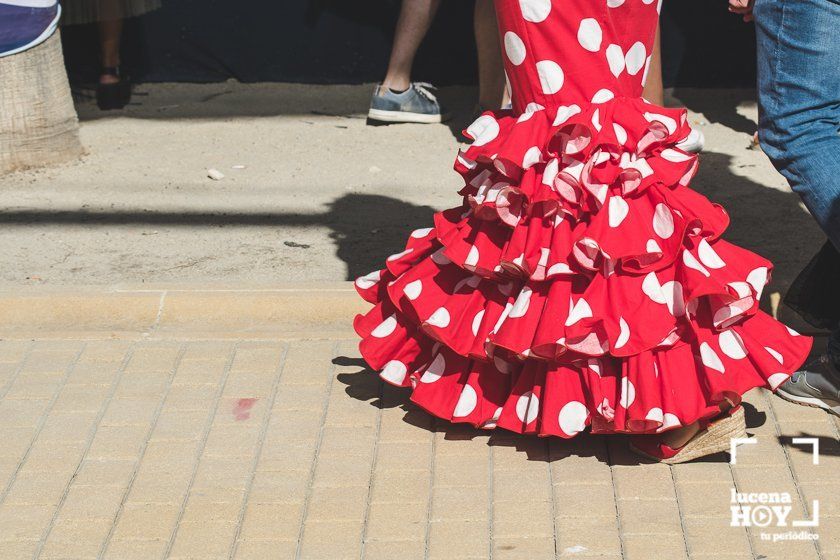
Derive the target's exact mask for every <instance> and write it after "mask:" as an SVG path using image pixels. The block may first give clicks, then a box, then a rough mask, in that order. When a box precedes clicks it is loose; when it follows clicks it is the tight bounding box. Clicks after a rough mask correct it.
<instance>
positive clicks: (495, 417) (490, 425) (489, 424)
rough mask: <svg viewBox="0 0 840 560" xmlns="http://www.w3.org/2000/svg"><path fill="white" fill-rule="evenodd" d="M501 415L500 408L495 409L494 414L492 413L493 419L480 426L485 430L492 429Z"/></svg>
mask: <svg viewBox="0 0 840 560" xmlns="http://www.w3.org/2000/svg"><path fill="white" fill-rule="evenodd" d="M501 415H502V407H501V406H500V407H499V408H497V409H496V412H494V413H493V417H492V418H490V419H489V420H487V421H485V422H484V424H482V425H481V427H482V428H485V429H493V428H495V427H496V425H497V424H498V422H499V417H501Z"/></svg>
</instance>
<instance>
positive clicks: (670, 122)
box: [644, 113, 677, 134]
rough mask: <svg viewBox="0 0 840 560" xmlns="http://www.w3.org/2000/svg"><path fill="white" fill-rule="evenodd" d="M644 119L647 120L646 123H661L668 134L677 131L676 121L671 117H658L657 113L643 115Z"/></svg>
mask: <svg viewBox="0 0 840 560" xmlns="http://www.w3.org/2000/svg"><path fill="white" fill-rule="evenodd" d="M644 117H645V119H647V121H648V122H660V123H662V124H663V125H664V126H665V128H667V129H668V134H673V133H675V132H676V131H677V121H675V120H674V119H672V118H671V117H667V116H665V115H660V114H658V113H645V114H644Z"/></svg>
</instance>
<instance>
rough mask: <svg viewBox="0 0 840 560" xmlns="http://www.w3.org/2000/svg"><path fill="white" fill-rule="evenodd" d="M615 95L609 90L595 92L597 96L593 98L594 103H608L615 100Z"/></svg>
mask: <svg viewBox="0 0 840 560" xmlns="http://www.w3.org/2000/svg"><path fill="white" fill-rule="evenodd" d="M614 97H615V94H614V93H613V92H611V91H610V90H608V89H599V90H598V91H597V92H595V95H593V96H592V103H596V104H598V103H606V102H607V101H609V100H610V99H612V98H614Z"/></svg>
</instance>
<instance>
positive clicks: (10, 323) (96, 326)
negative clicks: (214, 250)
mask: <svg viewBox="0 0 840 560" xmlns="http://www.w3.org/2000/svg"><path fill="white" fill-rule="evenodd" d="M369 308H370V305H369V304H367V303H366V302H365V301H363V300H362V299H361V298H359V297H358V295H357V294H356V291H355V289H354V288H353V285H352V283H351V282H335V283H314V284H308V285H300V284H286V285H282V286H279V287H278V286H275V287H254V288H243V287H225V286H218V285H214V286H192V285H189V286H177V285H175V286H156V285H152V286H142V287H135V286H119V287H101V288H100V287H78V288H56V289H52V288H49V287H43V286H40V287H26V288H15V289H7V290H0V336H2V337H5V338H21V337H27V336H45V337H53V336H60V335H61V333H65V334H66V333H73V335H74V336H79V335H82V334H84V333H90V335H91V336H100V337H101V336H102V334H103V333H109V334H110V335H113V336H117V337H122V336H130V335H132V334H133V335H143V336H150V337H163V336H167V337H169V336H174V335H177V336H183V335H185V334H186V335H190V337H201V338H205V337H207V338H219V337H223V338H226V337H241V336H243V335H245V336H248V337H254V336H257V337H259V336H276V335H280V334H282V335H283V337H284V338H289V337H305V338H313V337H314V338H333V337H336V336H338V337H346V336H348V335H350V334H352V321H353V317H354V316H355V315H356V314H357V313H359V312H364V311H365V310H367V309H369Z"/></svg>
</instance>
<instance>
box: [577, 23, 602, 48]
mask: <svg viewBox="0 0 840 560" xmlns="http://www.w3.org/2000/svg"><path fill="white" fill-rule="evenodd" d="M601 39H603V33H602V32H601V26H600V25H598V21H597V20H595V19H593V18H587V19H585V20H583V21H581V22H580V27H579V28H578V42H579V43H580V46H581V47H583V48H584V49H586V50H588V51H590V52H598V51H599V50H601Z"/></svg>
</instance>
